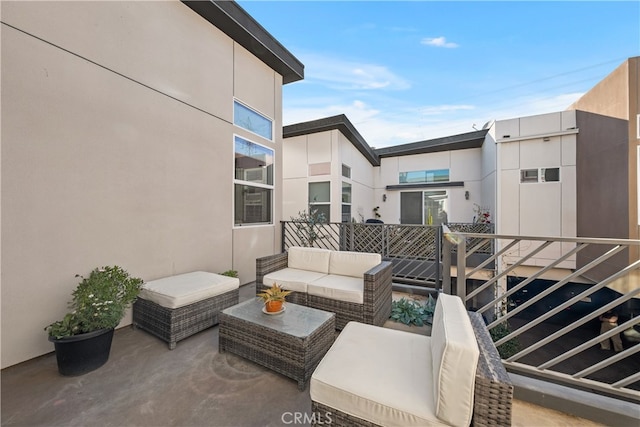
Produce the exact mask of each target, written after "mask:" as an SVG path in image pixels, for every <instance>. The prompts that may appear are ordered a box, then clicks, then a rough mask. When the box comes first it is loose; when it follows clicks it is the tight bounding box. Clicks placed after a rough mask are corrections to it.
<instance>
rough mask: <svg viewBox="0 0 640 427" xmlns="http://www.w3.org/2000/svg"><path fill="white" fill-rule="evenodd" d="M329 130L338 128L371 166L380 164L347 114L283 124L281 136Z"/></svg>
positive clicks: (288, 136)
mask: <svg viewBox="0 0 640 427" xmlns="http://www.w3.org/2000/svg"><path fill="white" fill-rule="evenodd" d="M330 130H339V131H340V132H342V134H343V135H344V136H346V137H347V139H348V140H349V141H351V143H352V144H353V145H354V147H356V148H357V149H358V151H360V153H361V154H362V155H363V156H364V157H365V158H366V159H367V160H368V161H369V163H371V165H373V166H380V159H379V158H378V156H377V155H376V153H375V152H374V150H372V149H371V147H370V146H369V144H367V142H366V141H365V140H364V138H363V137H362V135H360V133H358V131H357V130H356V128H355V127H354V126H353V124H351V122H350V121H349V119H348V118H347V116H345V115H344V114H340V115H338V116H332V117H327V118H324V119H318V120H312V121H309V122H303V123H296V124H293V125H288V126H284V127H283V128H282V136H283V137H284V138H291V137H294V136H300V135H309V134H312V133H318V132H325V131H330Z"/></svg>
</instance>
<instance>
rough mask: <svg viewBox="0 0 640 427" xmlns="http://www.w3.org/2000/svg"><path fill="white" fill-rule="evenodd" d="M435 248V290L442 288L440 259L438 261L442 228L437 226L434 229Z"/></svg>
mask: <svg viewBox="0 0 640 427" xmlns="http://www.w3.org/2000/svg"><path fill="white" fill-rule="evenodd" d="M435 246H436V248H435V249H436V251H435V252H436V253H435V263H436V280H435V285H436V289H441V288H442V277H441V274H442V270H441V264H440V262H441V259H440V248H441V246H442V226H439V227H438V228H437V229H436V237H435Z"/></svg>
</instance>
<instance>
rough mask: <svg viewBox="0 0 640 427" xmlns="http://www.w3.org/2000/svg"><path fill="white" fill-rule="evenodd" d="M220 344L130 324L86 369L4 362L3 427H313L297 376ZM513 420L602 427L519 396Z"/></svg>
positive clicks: (250, 290)
mask: <svg viewBox="0 0 640 427" xmlns="http://www.w3.org/2000/svg"><path fill="white" fill-rule="evenodd" d="M253 295H255V293H254V287H253V286H251V285H247V286H243V287H242V288H241V292H240V299H241V300H245V299H247V298H251V297H252V296H253ZM43 339H45V338H44V336H43ZM217 343H218V327H217V326H216V327H213V328H211V329H208V330H206V331H203V332H201V333H199V334H197V335H195V336H192V337H190V338H187V339H185V340H183V341H181V342H179V343H178V346H177V348H176V349H175V350H173V351H170V350H169V349H168V346H167V344H166V343H164V342H163V341H161V340H159V339H157V338H155V337H153V336H152V335H150V334H148V333H146V332H144V331H141V330H133V329H132V328H130V327H125V328H121V329H119V330H117V331H116V333H115V336H114V341H113V346H112V349H111V356H110V358H109V361H108V362H107V363H106V364H105V365H104V366H103V367H101V368H100V369H98V370H96V371H93V372H90V373H88V374H85V375H83V376H79V377H63V376H61V375H59V374H58V371H57V367H56V360H55V355H54V354H53V353H51V354H48V355H44V356H42V357H39V358H36V359H33V360H30V361H28V362H25V363H22V364H19V365H16V366H12V367H10V368H7V369H4V370H3V371H2V378H1V380H2V395H1V399H2V403H1V405H2V406H1V414H2V415H1V417H2V426H250V427H253V426H281V425H308V424H309V423H308V422H307V423H304V422H302V421H304V419H305V414H306V416H307V417H309V416H310V415H311V400H310V397H309V388H308V387H307V388H306V390H305V391H299V390H298V388H297V384H296V382H295V381H293V380H290V379H288V378H286V377H284V376H281V375H279V374H277V373H275V372H272V371H270V370H268V369H266V368H262V367H261V366H258V365H255V364H253V363H251V362H248V361H245V360H243V359H241V358H240V357H238V356H235V355H233V354H229V353H223V354H219V353H218V344H217ZM52 350H53V347H52ZM296 420H298V421H301V422H296ZM513 425H514V426H518V427H524V426H598V425H601V424H597V423H594V422H591V421H589V420H585V419H581V418H577V417H574V416H571V415H568V414H564V413H561V412H557V411H554V410H550V409H547V408H543V407H539V406H535V405H532V404H529V403H527V402H523V401H518V400H516V401H514V405H513Z"/></svg>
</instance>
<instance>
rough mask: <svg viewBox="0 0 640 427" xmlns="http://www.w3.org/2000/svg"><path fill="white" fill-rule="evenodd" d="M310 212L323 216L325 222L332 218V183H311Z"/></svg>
mask: <svg viewBox="0 0 640 427" xmlns="http://www.w3.org/2000/svg"><path fill="white" fill-rule="evenodd" d="M309 212H315V213H316V214H317V215H320V214H323V215H324V218H325V221H326V222H329V221H330V218H331V182H329V181H322V182H310V183H309Z"/></svg>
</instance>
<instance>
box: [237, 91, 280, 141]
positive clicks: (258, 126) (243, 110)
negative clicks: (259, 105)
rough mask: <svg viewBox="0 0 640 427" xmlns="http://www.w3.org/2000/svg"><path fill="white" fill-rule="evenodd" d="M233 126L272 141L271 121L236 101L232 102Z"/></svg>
mask: <svg viewBox="0 0 640 427" xmlns="http://www.w3.org/2000/svg"><path fill="white" fill-rule="evenodd" d="M233 124H234V125H236V126H239V127H241V128H243V129H246V130H248V131H249V132H253V133H255V134H256V135H260V136H261V137H263V138H265V139H268V140H269V141H273V120H271V119H270V118H268V117H267V116H265V115H263V114H260V113H258V112H257V111H255V110H254V109H253V108H250V107H248V106H246V105H244V104H243V103H241V102H239V101H237V100H234V101H233Z"/></svg>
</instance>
